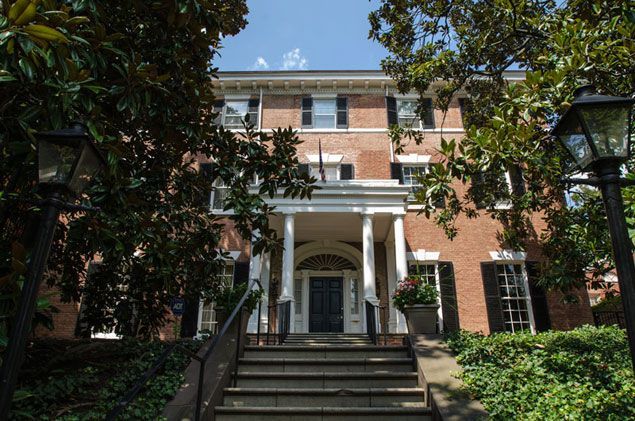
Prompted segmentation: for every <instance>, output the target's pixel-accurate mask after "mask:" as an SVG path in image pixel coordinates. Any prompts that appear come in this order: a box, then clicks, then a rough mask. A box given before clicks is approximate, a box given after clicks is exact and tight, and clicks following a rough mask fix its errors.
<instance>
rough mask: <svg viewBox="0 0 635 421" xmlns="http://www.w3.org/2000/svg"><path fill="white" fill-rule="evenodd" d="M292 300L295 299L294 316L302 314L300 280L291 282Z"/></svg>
mask: <svg viewBox="0 0 635 421" xmlns="http://www.w3.org/2000/svg"><path fill="white" fill-rule="evenodd" d="M293 298H294V299H295V314H302V278H297V279H294V280H293Z"/></svg>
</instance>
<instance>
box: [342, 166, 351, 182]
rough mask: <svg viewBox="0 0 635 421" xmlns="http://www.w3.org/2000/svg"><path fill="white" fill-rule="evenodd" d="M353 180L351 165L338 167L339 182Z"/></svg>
mask: <svg viewBox="0 0 635 421" xmlns="http://www.w3.org/2000/svg"><path fill="white" fill-rule="evenodd" d="M352 179H353V164H342V165H340V180H352Z"/></svg>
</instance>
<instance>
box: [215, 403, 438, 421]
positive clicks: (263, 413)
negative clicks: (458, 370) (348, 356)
mask: <svg viewBox="0 0 635 421" xmlns="http://www.w3.org/2000/svg"><path fill="white" fill-rule="evenodd" d="M214 412H215V417H216V420H218V421H226V420H227V421H229V420H231V421H243V420H244V421H253V420H276V421H317V420H320V421H329V420H347V421H369V420H370V421H372V420H380V421H386V420H390V421H401V420H432V410H431V409H430V408H427V407H424V406H421V407H413V408H393V407H388V408H382V407H375V408H351V407H318V408H306V407H270V408H268V407H261V406H249V407H231V406H221V407H216V408H215V410H214Z"/></svg>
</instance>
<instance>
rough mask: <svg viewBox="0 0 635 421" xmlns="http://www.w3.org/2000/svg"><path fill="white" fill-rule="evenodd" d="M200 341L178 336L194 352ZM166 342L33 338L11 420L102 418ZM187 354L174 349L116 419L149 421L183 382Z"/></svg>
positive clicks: (154, 417) (155, 357)
mask: <svg viewBox="0 0 635 421" xmlns="http://www.w3.org/2000/svg"><path fill="white" fill-rule="evenodd" d="M200 344H201V342H200V341H182V342H181V345H183V346H185V347H186V348H188V349H190V350H191V351H196V350H197V349H198V348H199V347H200ZM167 346H169V343H166V342H141V341H137V340H132V339H130V340H124V341H93V342H89V341H85V342H81V343H77V342H73V343H68V342H56V341H49V342H46V343H45V342H38V343H36V344H35V346H34V348H33V349H32V350H31V352H30V353H29V354H28V356H27V359H28V361H27V364H26V365H25V367H24V369H23V371H22V373H21V378H20V384H19V389H18V390H17V392H16V398H15V399H14V405H13V410H12V413H11V417H12V419H28V418H31V419H41V420H46V419H60V420H97V419H103V418H104V417H105V415H106V414H107V413H108V412H109V411H110V410H111V409H112V408H113V407H114V405H115V403H116V402H117V401H118V400H119V399H121V398H122V397H123V395H124V394H125V393H126V392H127V391H128V390H129V389H130V388H131V387H132V386H133V385H134V384H135V383H136V382H137V381H138V380H139V378H140V377H141V375H142V374H143V373H144V372H145V371H146V370H147V369H148V368H150V367H151V366H152V365H153V364H154V363H155V361H156V360H157V358H158V356H159V355H160V354H161V352H162V351H163V350H164V349H165V348H166V347H167ZM189 361H190V359H189V357H187V356H185V354H184V353H183V352H179V351H175V352H174V353H173V354H172V355H171V356H170V357H169V359H168V360H167V362H166V364H165V366H164V369H163V370H161V371H160V372H159V375H158V376H157V377H155V378H154V379H152V380H150V381H149V382H148V383H147V384H146V387H145V389H144V391H143V392H141V394H140V395H139V396H138V397H137V398H136V399H135V401H134V402H133V403H132V404H131V405H129V407H128V408H127V409H126V410H125V412H124V415H123V416H122V417H121V419H130V420H142V419H143V420H154V419H157V417H158V416H159V415H160V414H161V411H162V410H163V408H164V406H165V404H166V402H167V401H168V400H169V399H171V398H172V396H174V394H175V393H176V391H177V389H178V388H179V387H180V385H181V383H182V382H183V379H184V377H183V371H184V369H185V367H186V366H187V364H189Z"/></svg>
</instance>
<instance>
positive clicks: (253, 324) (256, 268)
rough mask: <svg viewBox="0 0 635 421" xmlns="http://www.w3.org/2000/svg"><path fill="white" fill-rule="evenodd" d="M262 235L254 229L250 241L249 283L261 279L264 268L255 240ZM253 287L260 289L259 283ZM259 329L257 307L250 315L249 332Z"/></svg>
mask: <svg viewBox="0 0 635 421" xmlns="http://www.w3.org/2000/svg"><path fill="white" fill-rule="evenodd" d="M258 237H260V232H259V230H254V231H253V232H252V233H251V242H250V246H249V248H250V252H251V257H250V259H249V280H248V283H249V282H251V280H252V279H258V280H260V273H261V270H262V266H261V264H262V260H261V258H260V255H257V256H255V255H254V242H255V241H256V239H257V238H258ZM253 289H258V286H257V285H254V286H253ZM257 330H258V308H257V307H256V308H255V309H254V311H253V312H252V313H251V316H250V317H249V323H248V325H247V332H249V333H256V331H257Z"/></svg>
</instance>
